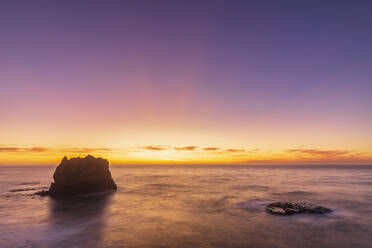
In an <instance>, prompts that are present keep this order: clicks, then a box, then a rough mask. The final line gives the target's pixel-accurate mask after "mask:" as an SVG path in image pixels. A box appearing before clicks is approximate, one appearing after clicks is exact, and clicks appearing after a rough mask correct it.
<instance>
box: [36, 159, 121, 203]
mask: <svg viewBox="0 0 372 248" xmlns="http://www.w3.org/2000/svg"><path fill="white" fill-rule="evenodd" d="M53 178H54V183H51V185H50V189H49V191H41V192H38V193H37V194H38V195H42V196H44V195H50V196H54V197H66V196H74V195H82V194H91V193H100V192H105V191H110V190H116V189H117V186H116V184H115V182H114V180H113V179H112V177H111V173H110V170H109V163H108V161H107V160H106V159H102V158H95V157H93V156H91V155H88V156H86V157H85V158H80V157H77V158H71V159H67V158H66V157H64V158H63V159H62V162H61V164H60V165H58V167H57V168H56V170H55V172H54V175H53Z"/></svg>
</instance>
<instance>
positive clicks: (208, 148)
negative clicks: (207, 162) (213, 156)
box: [203, 147, 220, 152]
mask: <svg viewBox="0 0 372 248" xmlns="http://www.w3.org/2000/svg"><path fill="white" fill-rule="evenodd" d="M219 149H220V148H218V147H205V148H203V151H208V152H215V151H217V150H219Z"/></svg>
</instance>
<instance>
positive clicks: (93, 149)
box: [60, 147, 113, 153]
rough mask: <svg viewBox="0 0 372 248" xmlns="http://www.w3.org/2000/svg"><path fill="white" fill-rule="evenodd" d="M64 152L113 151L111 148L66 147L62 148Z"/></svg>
mask: <svg viewBox="0 0 372 248" xmlns="http://www.w3.org/2000/svg"><path fill="white" fill-rule="evenodd" d="M60 151H62V152H71V153H89V152H111V151H113V150H112V149H110V148H84V147H82V148H78V147H75V148H65V149H61V150H60Z"/></svg>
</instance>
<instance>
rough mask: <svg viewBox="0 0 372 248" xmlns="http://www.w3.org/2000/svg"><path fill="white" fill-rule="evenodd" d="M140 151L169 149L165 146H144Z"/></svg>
mask: <svg viewBox="0 0 372 248" xmlns="http://www.w3.org/2000/svg"><path fill="white" fill-rule="evenodd" d="M142 149H145V150H150V151H166V150H169V147H166V146H145V147H142Z"/></svg>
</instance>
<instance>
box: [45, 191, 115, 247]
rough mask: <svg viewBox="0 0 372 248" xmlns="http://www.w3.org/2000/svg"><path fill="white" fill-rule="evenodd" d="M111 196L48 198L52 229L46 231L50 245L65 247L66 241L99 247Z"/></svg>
mask: <svg viewBox="0 0 372 248" xmlns="http://www.w3.org/2000/svg"><path fill="white" fill-rule="evenodd" d="M110 200H111V195H96V196H89V197H75V198H74V199H51V200H50V202H49V218H48V222H49V226H48V230H51V231H52V232H53V233H50V234H47V235H48V236H49V240H48V243H50V244H51V246H53V247H65V244H70V246H73V245H74V244H76V245H77V246H78V245H79V244H85V245H86V247H92V248H94V247H102V246H103V245H102V233H103V230H104V227H105V208H106V206H107V205H108V204H109V203H110ZM56 236H57V237H56Z"/></svg>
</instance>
